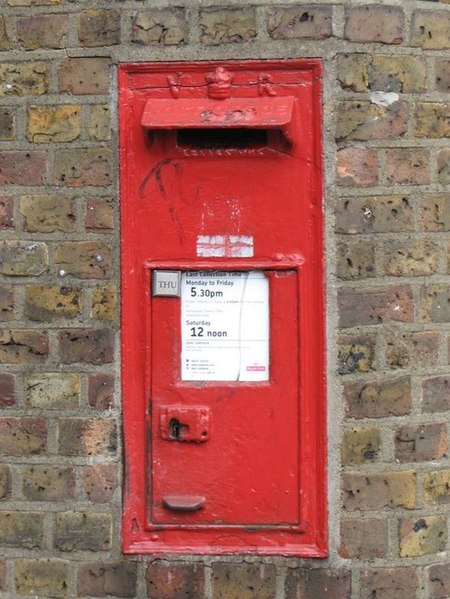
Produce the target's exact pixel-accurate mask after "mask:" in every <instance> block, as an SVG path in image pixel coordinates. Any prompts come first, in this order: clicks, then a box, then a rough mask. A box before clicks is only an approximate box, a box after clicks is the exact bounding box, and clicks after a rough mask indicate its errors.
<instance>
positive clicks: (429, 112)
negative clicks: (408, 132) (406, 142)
mask: <svg viewBox="0 0 450 599" xmlns="http://www.w3.org/2000/svg"><path fill="white" fill-rule="evenodd" d="M414 117H415V123H414V127H413V134H414V137H420V138H423V137H427V138H432V139H441V138H447V137H450V103H449V102H420V103H417V104H416V105H415V109H414Z"/></svg>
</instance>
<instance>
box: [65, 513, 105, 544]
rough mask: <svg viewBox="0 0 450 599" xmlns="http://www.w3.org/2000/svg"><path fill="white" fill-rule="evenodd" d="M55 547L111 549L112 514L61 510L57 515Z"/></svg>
mask: <svg viewBox="0 0 450 599" xmlns="http://www.w3.org/2000/svg"><path fill="white" fill-rule="evenodd" d="M55 525H56V527H55V547H56V548H57V549H60V550H61V551H76V550H80V551H109V549H110V548H111V532H112V530H111V529H112V520H111V514H103V513H102V514H97V513H85V512H60V513H57V514H56V517H55Z"/></svg>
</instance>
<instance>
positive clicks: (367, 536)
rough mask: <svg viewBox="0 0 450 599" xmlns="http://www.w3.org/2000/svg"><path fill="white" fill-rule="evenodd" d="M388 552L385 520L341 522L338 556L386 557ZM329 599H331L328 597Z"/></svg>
mask: <svg viewBox="0 0 450 599" xmlns="http://www.w3.org/2000/svg"><path fill="white" fill-rule="evenodd" d="M387 551H388V523H387V520H381V519H371V518H370V519H367V520H356V519H352V520H343V521H342V522H341V546H340V549H339V554H340V556H341V557H343V558H346V559H352V558H355V559H375V558H377V557H386V554H387ZM330 599H331V597H330Z"/></svg>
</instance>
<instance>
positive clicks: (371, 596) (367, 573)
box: [360, 568, 420, 599]
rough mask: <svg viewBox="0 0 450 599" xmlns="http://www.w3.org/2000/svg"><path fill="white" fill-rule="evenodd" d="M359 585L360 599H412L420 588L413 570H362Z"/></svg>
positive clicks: (415, 572) (415, 571)
mask: <svg viewBox="0 0 450 599" xmlns="http://www.w3.org/2000/svg"><path fill="white" fill-rule="evenodd" d="M360 585H361V594H360V599H375V598H377V599H378V598H380V599H414V598H415V597H417V596H418V595H417V593H418V590H419V588H420V584H419V579H418V577H417V570H416V569H415V568H374V569H370V570H364V571H363V572H361V576H360Z"/></svg>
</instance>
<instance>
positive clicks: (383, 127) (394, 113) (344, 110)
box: [336, 100, 408, 141]
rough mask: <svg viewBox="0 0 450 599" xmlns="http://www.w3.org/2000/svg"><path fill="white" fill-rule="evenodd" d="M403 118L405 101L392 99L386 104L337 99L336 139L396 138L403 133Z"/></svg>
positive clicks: (405, 111) (405, 121)
mask: <svg viewBox="0 0 450 599" xmlns="http://www.w3.org/2000/svg"><path fill="white" fill-rule="evenodd" d="M407 118H408V107H407V104H406V102H394V103H392V104H390V105H389V106H378V105H376V104H373V103H371V102H362V101H359V100H348V101H345V102H338V104H337V128H336V139H337V141H342V140H358V141H367V140H369V139H397V138H399V137H402V136H403V135H404V133H406V130H407Z"/></svg>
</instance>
